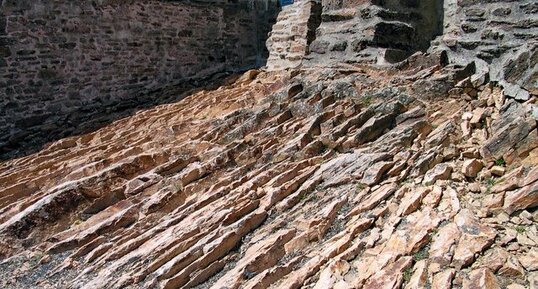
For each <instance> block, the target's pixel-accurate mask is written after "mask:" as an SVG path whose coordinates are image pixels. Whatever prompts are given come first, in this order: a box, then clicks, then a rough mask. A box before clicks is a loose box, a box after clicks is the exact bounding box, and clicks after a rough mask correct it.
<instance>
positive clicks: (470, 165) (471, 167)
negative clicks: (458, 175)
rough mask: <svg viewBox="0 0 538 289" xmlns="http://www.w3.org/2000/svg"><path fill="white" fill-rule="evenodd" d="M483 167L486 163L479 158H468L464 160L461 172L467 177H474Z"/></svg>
mask: <svg viewBox="0 0 538 289" xmlns="http://www.w3.org/2000/svg"><path fill="white" fill-rule="evenodd" d="M483 167H484V164H483V163H482V162H481V161H479V160H477V159H471V160H466V161H464V162H463V166H462V168H461V172H462V173H463V174H464V175H465V176H466V177H470V178H474V177H476V176H477V175H478V173H479V172H480V170H482V168H483Z"/></svg>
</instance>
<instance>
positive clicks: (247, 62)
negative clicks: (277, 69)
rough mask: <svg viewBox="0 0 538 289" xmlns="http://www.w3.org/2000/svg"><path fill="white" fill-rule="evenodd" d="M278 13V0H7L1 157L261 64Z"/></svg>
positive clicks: (1, 12) (0, 69)
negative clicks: (172, 91)
mask: <svg viewBox="0 0 538 289" xmlns="http://www.w3.org/2000/svg"><path fill="white" fill-rule="evenodd" d="M193 2H194V1H193ZM277 12H278V7H277V4H276V0H263V1H261V0H260V1H239V2H235V3H229V2H228V1H205V2H204V1H196V2H195V3H190V2H189V1H160V0H151V1H133V0H130V1H112V0H105V1H67V0H66V1H53V0H39V1H34V0H4V1H2V5H1V9H0V154H7V153H9V152H16V151H17V150H19V149H21V147H23V146H25V145H28V144H29V145H31V144H43V142H44V141H47V140H49V139H54V138H56V137H61V136H67V135H70V134H71V133H73V132H75V131H81V130H82V131H84V129H86V128H91V127H95V126H96V125H99V124H101V123H106V122H107V121H109V120H110V116H111V114H113V113H115V112H118V111H125V110H127V109H129V108H133V107H136V106H138V105H140V104H144V103H152V102H157V103H158V102H159V100H158V98H159V97H161V98H162V97H163V96H162V95H161V96H157V95H156V94H155V93H156V92H159V93H161V94H164V93H162V92H163V90H164V89H166V88H167V87H174V86H175V85H180V84H182V83H185V82H186V81H188V80H189V79H195V80H196V79H201V78H203V77H207V76H211V75H214V74H216V73H220V72H227V71H241V70H245V69H247V68H252V67H257V66H260V65H263V64H264V59H266V58H267V52H266V48H265V40H266V35H267V33H268V32H269V30H270V28H271V24H272V21H274V18H276V13H277Z"/></svg>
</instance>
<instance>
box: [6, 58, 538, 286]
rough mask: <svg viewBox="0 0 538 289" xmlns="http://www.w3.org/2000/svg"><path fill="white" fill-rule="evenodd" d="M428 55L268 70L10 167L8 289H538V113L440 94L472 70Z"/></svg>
mask: <svg viewBox="0 0 538 289" xmlns="http://www.w3.org/2000/svg"><path fill="white" fill-rule="evenodd" d="M416 59H419V60H420V59H422V60H423V61H417V62H420V63H433V64H432V65H430V66H427V67H424V66H415V65H414V64H413V63H412V62H410V63H409V64H408V65H407V66H406V68H400V69H383V70H379V69H376V68H374V67H369V66H351V65H348V66H346V67H345V68H340V69H339V68H332V69H312V70H310V69H306V70H300V69H297V70H291V71H287V72H263V71H261V72H255V71H250V72H248V73H246V74H244V75H243V76H241V77H239V78H237V79H230V80H229V82H228V84H227V85H225V86H222V87H220V88H218V89H216V90H211V91H199V92H196V93H194V94H192V95H190V96H188V97H186V98H185V99H183V100H181V101H179V102H177V103H172V104H166V105H161V106H157V107H155V108H152V109H147V110H144V111H140V112H139V113H137V114H136V115H133V116H131V117H128V118H124V119H121V120H118V121H116V122H114V123H112V124H110V125H107V126H105V127H103V128H101V129H100V130H98V131H96V132H93V133H90V134H86V135H81V136H76V137H71V138H67V139H63V140H60V141H57V142H55V143H52V144H50V145H49V146H48V147H47V148H45V149H43V150H42V151H40V152H38V153H36V154H33V155H30V156H27V157H23V158H19V159H14V160H10V161H6V162H3V163H0V234H1V236H2V238H1V239H0V260H1V263H0V287H1V288H14V289H15V288H87V289H89V288H91V289H100V288H167V289H168V288H213V289H220V288H260V289H263V288H316V289H317V288H334V289H337V288H338V289H342V288H365V289H367V288H437V289H441V288H538V271H537V270H538V267H537V264H538V259H537V258H538V227H537V226H536V225H537V221H538V211H537V209H536V208H537V206H538V136H537V129H536V118H535V117H534V116H533V114H532V108H531V107H532V106H533V105H534V103H536V97H535V96H532V97H531V99H530V100H527V101H526V102H521V101H519V100H515V99H512V98H505V97H504V94H503V93H502V89H501V88H500V87H498V86H496V85H495V84H493V83H483V84H480V85H479V86H476V87H472V89H467V90H465V89H451V90H450V92H449V93H448V94H445V93H444V92H439V93H440V94H439V95H434V97H431V95H432V94H435V93H437V91H446V90H445V88H444V87H443V89H440V90H436V89H432V90H430V91H423V90H420V89H417V87H416V86H414V84H415V83H416V82H418V81H423V82H425V83H429V84H428V85H433V86H435V85H446V84H444V83H439V82H437V81H436V80H438V79H455V78H457V77H458V76H455V75H456V74H458V73H459V72H461V71H462V70H463V69H464V68H462V67H454V66H450V65H449V66H445V67H442V66H441V65H439V64H435V63H436V61H435V59H436V56H435V55H421V56H417V57H416ZM432 59H433V61H432ZM437 62H440V61H439V60H437ZM434 80H435V81H434ZM468 85H472V84H468ZM452 86H453V87H452V88H454V86H455V84H453V85H452ZM434 88H435V87H434ZM468 88H470V87H468ZM465 91H468V92H469V91H472V93H471V94H468V93H466V92H465ZM426 95H428V96H426Z"/></svg>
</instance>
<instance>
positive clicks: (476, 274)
mask: <svg viewBox="0 0 538 289" xmlns="http://www.w3.org/2000/svg"><path fill="white" fill-rule="evenodd" d="M462 288H465V289H472V288H484V289H500V288H501V287H500V286H499V283H498V280H497V277H495V275H493V273H492V272H491V271H490V270H488V269H477V270H473V271H472V272H471V273H470V274H469V279H465V280H464V281H463V287H462Z"/></svg>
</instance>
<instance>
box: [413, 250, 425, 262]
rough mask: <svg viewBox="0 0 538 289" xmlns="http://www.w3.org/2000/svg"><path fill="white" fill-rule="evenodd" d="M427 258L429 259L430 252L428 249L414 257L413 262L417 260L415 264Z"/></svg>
mask: <svg viewBox="0 0 538 289" xmlns="http://www.w3.org/2000/svg"><path fill="white" fill-rule="evenodd" d="M426 258H428V251H427V250H426V249H423V250H420V251H418V252H416V253H415V254H414V255H413V260H415V262H418V261H420V260H424V259H426Z"/></svg>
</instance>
